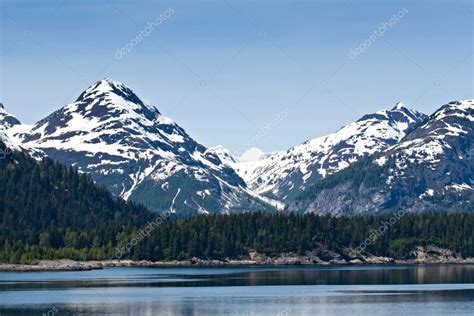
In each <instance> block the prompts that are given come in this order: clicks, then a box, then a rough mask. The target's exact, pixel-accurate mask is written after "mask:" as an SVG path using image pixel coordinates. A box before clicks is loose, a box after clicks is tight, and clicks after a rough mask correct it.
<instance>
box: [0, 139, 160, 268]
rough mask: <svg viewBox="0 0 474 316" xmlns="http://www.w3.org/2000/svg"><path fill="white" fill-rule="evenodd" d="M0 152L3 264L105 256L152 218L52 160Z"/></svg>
mask: <svg viewBox="0 0 474 316" xmlns="http://www.w3.org/2000/svg"><path fill="white" fill-rule="evenodd" d="M0 149H1V150H2V152H4V153H6V154H5V155H3V156H2V158H4V159H1V160H0V179H1V181H0V247H1V248H0V261H18V260H23V261H25V260H28V259H32V258H36V257H48V256H51V254H50V251H49V250H51V249H62V251H61V252H60V253H58V255H61V256H63V257H69V256H72V257H77V258H84V259H85V258H91V257H97V258H105V257H107V256H108V255H109V254H108V253H107V250H108V249H112V247H113V246H114V245H115V243H116V240H118V239H120V237H121V236H125V235H128V234H130V233H131V232H132V231H134V230H135V229H136V227H139V226H140V225H142V224H143V223H145V222H146V221H147V220H149V219H151V218H153V216H154V215H153V214H152V213H151V212H149V211H148V210H147V209H145V208H144V207H141V206H137V205H133V204H131V203H126V202H124V201H122V200H115V199H113V198H112V196H111V195H110V193H109V192H108V191H107V190H106V189H105V188H102V187H99V186H97V185H96V184H94V182H93V181H92V179H91V178H90V177H89V176H86V175H84V174H79V173H78V172H77V171H76V170H75V169H74V168H72V167H65V166H62V165H60V164H59V163H57V162H54V161H53V160H51V159H44V160H43V161H42V162H37V161H36V160H34V159H32V158H31V157H29V156H28V155H27V154H24V153H19V152H10V151H8V150H5V145H4V144H3V143H0Z"/></svg>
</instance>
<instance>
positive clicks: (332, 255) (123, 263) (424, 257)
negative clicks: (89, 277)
mask: <svg viewBox="0 0 474 316" xmlns="http://www.w3.org/2000/svg"><path fill="white" fill-rule="evenodd" d="M366 264H474V258H464V257H463V256H461V255H460V254H458V253H456V252H453V251H451V250H447V249H442V248H439V247H435V246H426V247H422V246H418V247H416V248H415V249H414V250H413V251H412V252H411V253H410V258H409V259H405V260H397V259H394V258H390V257H380V256H374V255H370V254H367V255H360V254H355V253H353V251H352V250H351V249H345V250H344V251H342V253H341V254H339V253H336V252H333V251H329V250H326V249H319V250H317V251H311V252H306V253H305V255H297V254H294V253H282V254H280V255H279V256H273V257H270V256H265V255H263V254H259V253H257V252H255V251H250V252H249V254H248V256H247V257H244V258H238V259H225V260H205V259H199V258H192V259H190V260H183V261H146V260H144V261H133V260H101V261H74V260H69V259H61V260H39V261H36V262H33V263H31V264H9V263H0V271H9V272H40V271H89V270H96V269H103V268H108V267H188V266H197V267H205V266H206V267H209V266H262V265H366Z"/></svg>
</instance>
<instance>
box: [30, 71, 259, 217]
mask: <svg viewBox="0 0 474 316" xmlns="http://www.w3.org/2000/svg"><path fill="white" fill-rule="evenodd" d="M22 141H23V144H24V145H25V146H27V147H29V148H35V149H37V150H41V151H42V152H44V153H45V155H47V156H48V157H51V158H53V159H55V160H58V161H59V162H61V163H64V164H67V165H72V166H74V167H77V168H78V169H79V170H80V171H81V172H86V173H89V174H91V175H92V177H93V178H94V179H95V180H96V181H98V182H99V183H102V184H104V185H105V186H106V187H107V188H108V189H109V190H110V191H111V192H112V193H113V194H114V195H115V196H120V197H123V198H124V199H129V200H132V201H136V202H140V203H143V204H144V205H145V206H147V207H149V208H151V209H153V210H157V211H163V210H167V209H171V210H173V211H179V212H181V213H191V214H195V213H197V212H199V213H217V212H236V211H247V210H255V209H259V208H264V207H266V205H265V204H264V203H262V201H261V200H259V199H255V198H254V197H252V196H251V195H250V194H249V192H248V189H247V188H246V185H245V183H244V182H243V180H242V179H241V178H240V177H239V176H238V175H237V174H236V173H235V172H234V170H233V169H232V168H230V167H229V166H228V165H227V164H223V163H222V162H221V161H220V159H219V158H218V156H217V155H215V154H214V153H212V152H209V151H207V149H206V148H205V147H204V146H202V145H201V144H199V143H197V142H196V141H195V140H193V139H192V138H191V137H190V136H189V135H188V134H187V133H186V132H185V131H184V129H182V128H181V127H180V126H178V125H177V124H176V123H175V122H173V121H172V120H171V119H169V118H167V117H165V116H163V115H162V114H161V113H160V112H159V111H158V110H157V109H156V108H155V107H152V106H149V105H147V104H145V103H143V102H142V101H141V100H140V99H139V98H138V96H137V95H135V93H133V91H132V90H130V89H129V88H128V87H126V86H125V85H123V84H121V83H118V82H115V81H113V80H110V79H104V80H101V81H99V82H97V83H95V84H94V85H92V86H91V87H89V88H88V89H87V90H86V91H84V92H83V93H82V94H81V95H80V96H79V98H78V99H77V100H76V102H74V103H72V104H69V105H67V106H65V107H63V108H61V109H59V110H57V111H56V112H54V113H53V114H51V115H50V116H48V117H46V118H45V119H43V120H41V121H39V122H38V123H36V124H35V125H34V126H33V127H32V129H31V130H30V131H29V132H28V133H24V134H23V135H22Z"/></svg>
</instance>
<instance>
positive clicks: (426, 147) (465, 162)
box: [289, 100, 474, 216]
mask: <svg viewBox="0 0 474 316" xmlns="http://www.w3.org/2000/svg"><path fill="white" fill-rule="evenodd" d="M473 153H474V101H473V100H466V101H456V102H451V103H449V104H446V105H444V106H442V107H441V108H440V109H439V110H438V111H436V112H435V113H434V114H433V115H431V116H430V117H429V119H428V120H427V121H426V122H424V123H423V124H421V125H419V126H418V127H417V128H415V129H413V130H412V131H411V132H410V133H408V134H407V135H406V136H405V137H404V138H403V139H402V141H401V142H400V143H398V144H396V145H394V146H392V147H390V148H388V149H387V150H386V151H385V152H384V153H381V154H378V155H376V156H374V157H371V158H367V159H365V161H363V162H361V163H359V164H356V165H354V166H352V167H350V168H348V170H345V171H344V172H341V173H340V174H336V175H334V176H332V177H330V178H328V179H325V181H321V182H320V183H318V184H316V185H315V186H313V187H312V188H310V189H308V190H307V192H305V193H304V194H302V195H301V196H299V197H298V199H297V201H296V202H294V203H292V204H291V205H290V206H289V209H290V210H303V211H306V212H315V213H319V214H331V215H336V216H337V215H354V214H363V213H368V212H369V213H373V212H381V211H393V210H396V209H403V210H406V211H409V212H422V211H428V210H467V211H472V210H474V206H473V205H472V203H473V202H474V155H473Z"/></svg>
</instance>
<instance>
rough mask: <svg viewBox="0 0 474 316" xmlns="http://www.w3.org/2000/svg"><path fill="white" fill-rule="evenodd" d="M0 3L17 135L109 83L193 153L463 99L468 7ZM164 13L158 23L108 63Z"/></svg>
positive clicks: (469, 89) (5, 83) (1, 91)
mask: <svg viewBox="0 0 474 316" xmlns="http://www.w3.org/2000/svg"><path fill="white" fill-rule="evenodd" d="M0 3H1V9H0V13H1V14H0V21H1V22H0V26H1V40H0V44H1V46H0V54H1V55H0V67H1V81H0V102H3V103H4V104H5V106H6V108H7V109H8V110H9V111H10V112H12V113H13V114H15V115H16V116H17V117H18V118H19V119H20V120H21V121H23V122H25V123H33V122H35V121H37V120H39V119H41V118H42V117H44V116H45V115H47V114H49V113H51V112H52V111H54V110H56V109H58V108H60V107H62V106H63V105H65V104H68V103H71V102H73V101H74V100H75V99H76V98H77V96H78V95H79V94H80V92H81V91H82V90H84V89H85V88H87V87H88V86H89V85H90V84H92V83H93V82H95V81H97V80H99V79H102V78H104V77H110V78H112V79H115V80H117V81H121V82H124V83H125V84H127V85H128V86H130V87H131V88H132V89H133V90H135V91H136V92H137V94H138V95H139V96H140V97H141V98H142V99H144V100H146V101H148V102H149V103H151V104H153V105H155V106H157V107H158V109H159V110H160V111H161V112H162V113H163V114H164V115H167V116H169V117H171V118H173V119H174V120H175V121H177V122H178V123H179V124H180V125H181V126H183V127H184V128H185V129H186V130H187V131H188V132H189V133H190V134H191V135H192V136H193V137H194V138H195V139H197V140H198V141H200V142H201V143H203V144H204V145H207V146H213V145H217V144H222V145H224V146H226V147H228V148H230V149H231V150H232V151H238V150H239V149H240V148H241V147H242V146H245V145H246V144H247V143H248V142H249V140H250V139H254V138H255V135H256V134H258V133H260V135H263V136H260V137H259V139H258V141H257V142H256V143H255V145H256V146H257V147H260V148H262V149H263V150H265V151H271V150H280V149H286V148H288V147H290V146H293V145H297V144H299V143H301V142H303V141H305V140H306V139H309V138H313V137H316V136H320V135H324V134H326V133H329V132H333V131H335V130H337V129H338V128H339V127H340V126H341V125H343V124H346V123H348V122H351V121H353V120H355V119H357V118H358V117H360V116H362V115H363V114H365V113H368V112H373V111H376V110H379V109H382V108H387V107H392V106H393V105H394V104H395V103H396V102H397V101H400V100H403V101H405V103H406V104H407V105H409V106H410V107H413V108H416V109H418V110H421V111H424V112H426V113H431V112H432V111H434V110H435V109H436V108H437V107H439V106H440V105H442V104H444V103H447V102H449V101H451V100H456V99H468V98H472V97H473V96H474V93H473V55H472V54H473V30H472V23H473V22H472V21H473V5H472V1H464V0H452V1H448V0H446V1H375V0H373V1H357V2H355V1H329V0H328V1H224V0H222V1H205V2H204V1H84V0H81V1H79V0H77V1H70V0H63V1H18V0H14V1H13V0H1V1H0ZM168 8H172V9H173V11H174V13H172V14H171V16H170V17H169V18H168V19H167V20H166V21H164V22H163V23H162V24H161V25H159V26H157V27H155V29H154V30H153V31H152V32H151V33H150V35H149V36H148V37H146V38H143V39H142V40H141V41H140V42H139V43H138V44H137V45H135V46H134V47H133V48H132V50H131V51H130V52H129V53H128V54H126V55H124V56H122V58H120V59H117V58H116V57H115V55H116V54H117V49H120V48H122V47H124V46H125V45H126V44H127V43H129V42H130V41H131V40H132V39H133V38H135V37H136V36H137V34H138V33H139V32H140V31H142V30H144V29H145V27H146V26H147V24H148V22H150V21H154V20H155V19H156V18H157V17H158V16H159V15H160V14H162V13H163V12H164V11H165V10H167V9H168ZM404 9H406V13H405V14H404V16H403V17H402V18H400V19H399V20H398V21H397V22H396V23H395V24H394V25H393V26H391V27H389V28H388V29H387V30H386V31H385V33H384V36H383V37H379V38H376V39H375V40H374V41H373V42H371V44H370V46H368V47H367V49H366V50H365V52H364V53H362V54H360V55H358V56H356V58H354V59H350V58H349V52H350V50H351V49H354V48H356V47H358V46H359V45H360V44H361V43H363V42H364V41H365V40H367V39H369V36H370V35H371V33H372V32H373V31H375V30H377V29H378V28H379V27H380V25H381V23H383V22H389V20H390V19H391V18H392V15H393V14H396V13H397V12H399V11H401V10H404ZM288 106H294V107H293V108H292V111H291V113H290V115H289V116H287V117H286V118H285V119H283V120H280V122H279V124H277V126H275V127H273V128H272V129H271V130H270V131H268V130H265V131H264V132H262V129H263V128H264V127H265V124H266V123H267V122H271V121H272V120H273V119H274V118H275V117H276V116H277V115H278V114H279V113H281V112H282V111H283V110H284V109H285V108H286V107H288ZM259 131H260V132H259Z"/></svg>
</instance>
